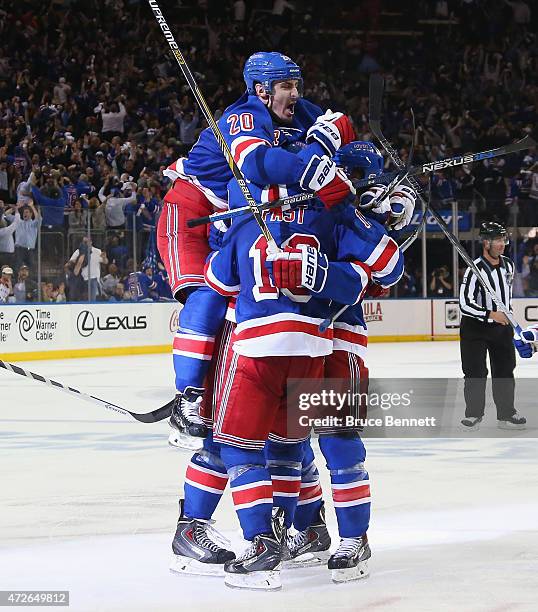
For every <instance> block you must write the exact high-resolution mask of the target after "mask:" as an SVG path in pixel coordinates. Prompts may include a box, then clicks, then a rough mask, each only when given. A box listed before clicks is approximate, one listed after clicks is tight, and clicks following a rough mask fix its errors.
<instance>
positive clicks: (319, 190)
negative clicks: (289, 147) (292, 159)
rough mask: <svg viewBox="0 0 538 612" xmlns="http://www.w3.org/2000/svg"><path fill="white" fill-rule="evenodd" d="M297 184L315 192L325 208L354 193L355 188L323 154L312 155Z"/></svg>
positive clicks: (341, 171) (343, 173) (342, 172)
mask: <svg viewBox="0 0 538 612" xmlns="http://www.w3.org/2000/svg"><path fill="white" fill-rule="evenodd" d="M299 184H300V186H301V189H304V190H305V191H314V192H316V195H317V196H318V198H319V199H320V200H321V201H322V202H323V203H324V204H325V207H326V208H331V207H332V206H335V205H336V204H339V203H340V202H342V201H343V200H345V199H346V198H347V197H348V196H350V195H355V188H354V187H353V185H352V184H351V181H350V180H349V179H348V178H347V176H346V174H345V172H344V171H343V170H341V169H340V168H337V167H336V165H335V163H334V162H333V161H332V159H329V158H328V157H326V156H325V155H323V156H322V157H319V156H318V155H314V156H313V157H312V159H311V160H310V161H309V162H308V166H307V167H306V170H305V171H304V172H303V175H302V176H301V179H300V181H299Z"/></svg>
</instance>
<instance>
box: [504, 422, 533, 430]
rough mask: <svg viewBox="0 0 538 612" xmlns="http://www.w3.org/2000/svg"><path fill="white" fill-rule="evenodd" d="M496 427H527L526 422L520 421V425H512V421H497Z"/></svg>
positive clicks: (516, 428) (517, 428) (508, 428)
mask: <svg viewBox="0 0 538 612" xmlns="http://www.w3.org/2000/svg"><path fill="white" fill-rule="evenodd" d="M497 427H498V428H499V429H507V430H510V429H515V430H521V429H526V428H527V424H526V423H521V424H520V425H514V424H513V423H505V422H504V421H497Z"/></svg>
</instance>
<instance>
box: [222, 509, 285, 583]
mask: <svg viewBox="0 0 538 612" xmlns="http://www.w3.org/2000/svg"><path fill="white" fill-rule="evenodd" d="M285 533H286V530H285V528H284V510H283V509H282V508H279V509H278V510H277V511H276V512H275V513H274V515H273V520H272V533H262V534H260V535H257V536H256V537H255V538H254V540H252V542H251V544H250V546H249V547H248V548H247V550H245V552H244V553H243V554H242V555H241V556H240V557H238V558H237V559H235V560H233V561H228V562H227V563H225V565H224V583H225V584H226V586H229V587H231V588H235V589H251V590H264V591H277V590H279V589H281V588H282V582H281V580H280V569H281V568H282V551H283V546H284V540H285Z"/></svg>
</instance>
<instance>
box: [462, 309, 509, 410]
mask: <svg viewBox="0 0 538 612" xmlns="http://www.w3.org/2000/svg"><path fill="white" fill-rule="evenodd" d="M513 335H514V333H513V330H512V327H511V326H510V325H500V324H498V323H483V322H482V321H479V320H478V319H473V318H472V317H466V316H462V317H461V326H460V351H461V365H462V368H463V374H464V375H465V382H464V396H465V416H466V417H482V416H484V408H485V404H486V379H487V376H488V368H487V364H486V355H487V354H488V353H489V363H490V366H491V378H492V390H493V401H494V402H495V406H496V407H497V419H499V420H505V419H507V418H510V417H511V416H512V415H513V414H514V413H515V408H514V390H515V381H514V368H515V367H516V353H515V349H514V343H513Z"/></svg>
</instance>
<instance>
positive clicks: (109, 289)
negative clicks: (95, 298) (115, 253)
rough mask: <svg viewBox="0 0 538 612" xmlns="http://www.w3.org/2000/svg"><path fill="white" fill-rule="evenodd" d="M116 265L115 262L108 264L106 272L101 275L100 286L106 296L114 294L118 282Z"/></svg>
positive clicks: (118, 276)
mask: <svg viewBox="0 0 538 612" xmlns="http://www.w3.org/2000/svg"><path fill="white" fill-rule="evenodd" d="M120 280H121V279H120V275H119V270H118V266H117V265H116V264H115V263H109V264H108V274H107V275H106V276H104V277H103V281H102V284H101V287H102V289H103V292H104V294H105V296H106V297H107V298H109V297H110V296H111V295H113V294H114V291H115V289H116V285H118V283H119V282H120Z"/></svg>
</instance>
